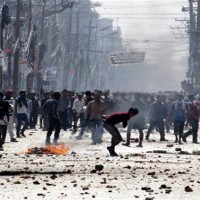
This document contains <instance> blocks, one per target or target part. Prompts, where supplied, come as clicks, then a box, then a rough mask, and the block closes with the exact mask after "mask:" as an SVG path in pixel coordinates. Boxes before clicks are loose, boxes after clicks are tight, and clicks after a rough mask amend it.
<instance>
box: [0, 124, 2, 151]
mask: <svg viewBox="0 0 200 200" xmlns="http://www.w3.org/2000/svg"><path fill="white" fill-rule="evenodd" d="M1 127H2V126H1V125H0V151H3V140H2V139H3V138H2V137H3V134H2V129H1Z"/></svg>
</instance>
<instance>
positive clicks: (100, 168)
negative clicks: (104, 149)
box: [95, 165, 104, 171]
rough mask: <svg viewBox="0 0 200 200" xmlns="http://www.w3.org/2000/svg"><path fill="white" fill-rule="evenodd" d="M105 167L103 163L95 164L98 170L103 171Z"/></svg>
mask: <svg viewBox="0 0 200 200" xmlns="http://www.w3.org/2000/svg"><path fill="white" fill-rule="evenodd" d="M103 168H104V166H103V165H95V170H96V171H102V170H103Z"/></svg>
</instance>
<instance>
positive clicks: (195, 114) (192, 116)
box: [182, 94, 200, 143]
mask: <svg viewBox="0 0 200 200" xmlns="http://www.w3.org/2000/svg"><path fill="white" fill-rule="evenodd" d="M188 99H189V102H188V104H187V112H188V123H189V125H190V126H191V129H190V130H189V131H187V132H186V133H184V134H183V136H182V139H183V141H184V142H187V137H188V136H190V135H192V136H193V139H192V142H193V143H198V140H197V138H198V129H199V114H200V112H199V106H200V104H199V102H198V101H196V100H195V96H194V95H193V94H191V95H189V96H188Z"/></svg>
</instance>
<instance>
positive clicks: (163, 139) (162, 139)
mask: <svg viewBox="0 0 200 200" xmlns="http://www.w3.org/2000/svg"><path fill="white" fill-rule="evenodd" d="M160 141H168V140H166V139H165V138H161V139H160Z"/></svg>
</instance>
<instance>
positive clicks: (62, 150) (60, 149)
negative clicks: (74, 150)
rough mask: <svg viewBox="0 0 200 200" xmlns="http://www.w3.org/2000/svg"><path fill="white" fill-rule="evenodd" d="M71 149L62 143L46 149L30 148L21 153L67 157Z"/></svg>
mask: <svg viewBox="0 0 200 200" xmlns="http://www.w3.org/2000/svg"><path fill="white" fill-rule="evenodd" d="M69 151H70V149H69V147H67V146H65V144H64V143H60V144H59V145H54V144H51V145H49V146H46V147H34V148H29V149H27V150H25V151H23V152H21V153H25V154H58V155H66V154H69Z"/></svg>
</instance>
